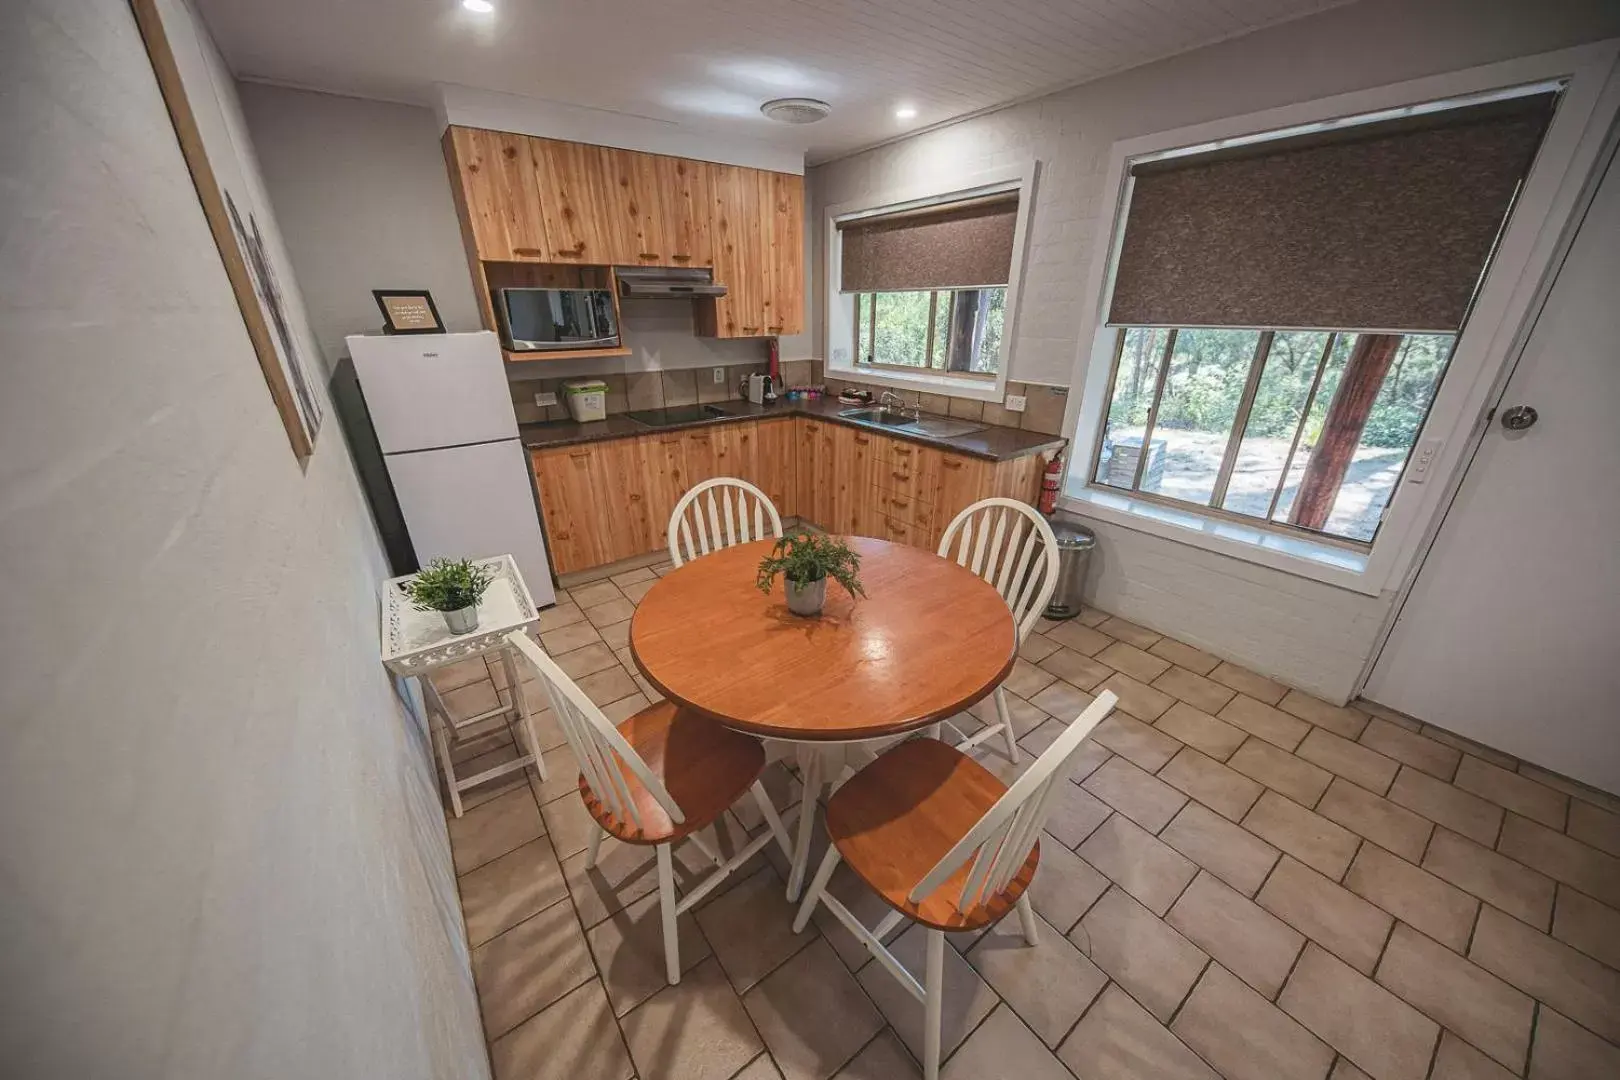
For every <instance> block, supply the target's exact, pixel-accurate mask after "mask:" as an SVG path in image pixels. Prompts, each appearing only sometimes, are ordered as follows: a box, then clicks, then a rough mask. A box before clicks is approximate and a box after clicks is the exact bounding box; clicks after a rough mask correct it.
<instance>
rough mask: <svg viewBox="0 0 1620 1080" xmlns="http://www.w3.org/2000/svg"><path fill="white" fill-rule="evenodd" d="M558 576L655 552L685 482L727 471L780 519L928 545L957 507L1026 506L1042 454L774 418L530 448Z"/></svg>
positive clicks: (935, 541) (661, 545) (1036, 487)
mask: <svg viewBox="0 0 1620 1080" xmlns="http://www.w3.org/2000/svg"><path fill="white" fill-rule="evenodd" d="M531 458H532V460H533V463H534V472H535V482H536V484H537V486H538V487H539V490H540V505H541V511H542V515H543V516H544V519H545V525H546V533H547V542H548V544H549V545H550V550H551V562H552V567H553V569H555V570H556V572H557V573H559V574H566V573H570V572H572V571H575V570H585V569H589V568H591V567H595V566H602V565H605V564H607V563H613V562H618V561H619V560H621V559H628V558H632V557H634V556H636V555H645V554H647V553H649V552H654V551H661V550H663V549H664V548H665V547H666V546H667V537H668V526H669V518H670V514H671V513H673V511H674V509H675V504H676V503H677V502H678V501H679V500H680V498H681V496H682V495H684V494H685V493H686V492H687V491H688V490H689V489H690V488H691V487H692V486H694V485H696V484H698V483H701V482H702V481H704V480H709V479H713V478H714V477H719V476H736V477H740V478H741V479H744V480H747V481H749V482H750V483H752V484H754V485H755V486H756V487H758V488H759V489H760V490H762V491H764V492H765V494H766V495H768V496H769V497H770V500H771V502H772V503H774V504H775V505H776V508H777V511H778V512H779V513H780V514H781V515H782V516H783V517H784V518H786V517H799V518H802V519H804V520H806V521H809V522H812V523H814V524H816V525H819V526H821V527H822V528H824V529H827V530H828V531H829V532H836V533H846V534H854V535H859V536H876V537H880V538H882V539H885V540H892V541H894V542H896V543H903V544H911V545H914V546H916V547H921V548H927V549H929V550H934V549H936V548H937V547H938V546H939V541H940V537H941V536H942V535H943V534H944V532H945V527H946V526H947V525H949V524H950V522H951V519H952V518H954V517H955V516H956V515H957V513H959V512H960V511H961V510H962V509H964V508H965V507H967V506H969V505H971V504H972V503H975V502H977V501H978V500H980V499H983V498H987V497H989V496H992V495H1000V496H1004V497H1006V498H1012V499H1018V500H1019V501H1021V502H1033V501H1034V500H1035V497H1036V495H1037V494H1038V493H1039V490H1040V477H1041V470H1042V469H1043V468H1044V461H1043V459H1042V458H1041V457H1040V456H1039V455H1029V456H1027V457H1022V458H1017V459H1014V460H1012V461H999V462H998V461H987V460H984V459H983V458H975V457H969V456H967V455H964V454H955V453H951V452H949V451H945V450H938V449H935V448H933V447H930V446H923V445H921V444H919V443H914V442H907V441H905V440H902V439H895V438H891V437H889V436H886V435H882V434H879V433H878V432H874V431H869V430H867V429H865V428H856V427H850V426H848V425H845V424H836V423H830V422H828V421H824V420H812V419H808V418H805V417H782V418H779V419H768V420H759V421H752V420H749V421H742V422H740V423H735V424H716V425H712V426H709V427H702V428H695V429H686V430H682V431H665V432H655V433H653V434H649V435H643V436H639V437H632V438H626V439H612V440H604V441H601V442H594V443H588V444H585V445H582V446H567V447H558V448H556V449H554V450H536V451H532V452H531Z"/></svg>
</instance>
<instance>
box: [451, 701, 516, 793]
mask: <svg viewBox="0 0 1620 1080" xmlns="http://www.w3.org/2000/svg"><path fill="white" fill-rule="evenodd" d="M460 734H461V738H460V740H459V741H457V742H453V743H451V744H450V760H451V761H452V762H453V763H454V764H455V767H456V773H457V775H459V776H462V777H463V778H465V777H466V776H467V775H469V771H468V770H467V769H465V768H463V766H465V765H466V764H467V763H468V762H470V761H473V760H474V759H476V758H480V757H483V756H484V755H485V754H488V753H492V752H495V751H499V750H504V749H506V748H507V747H509V746H511V745H512V725H511V722H510V720H509V719H508V718H507V717H505V716H492V717H490V718H489V719H488V720H485V721H483V722H481V723H478V724H473V725H472V726H470V727H467V728H464V729H462V731H461V733H460ZM513 754H516V751H515V750H514V751H513Z"/></svg>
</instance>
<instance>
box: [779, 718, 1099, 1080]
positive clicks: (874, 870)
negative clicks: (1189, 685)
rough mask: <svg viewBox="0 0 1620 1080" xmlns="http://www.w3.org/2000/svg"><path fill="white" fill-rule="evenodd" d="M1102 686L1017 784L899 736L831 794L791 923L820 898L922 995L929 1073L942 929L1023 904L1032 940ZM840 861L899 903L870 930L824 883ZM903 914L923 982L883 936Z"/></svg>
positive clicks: (806, 915) (797, 927) (951, 750)
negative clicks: (1044, 837) (919, 953)
mask: <svg viewBox="0 0 1620 1080" xmlns="http://www.w3.org/2000/svg"><path fill="white" fill-rule="evenodd" d="M1116 700H1117V698H1116V697H1115V696H1114V694H1113V693H1112V692H1104V693H1102V694H1100V695H1099V696H1098V697H1097V700H1095V701H1093V702H1092V703H1091V705H1090V706H1089V707H1087V709H1086V710H1085V711H1084V712H1082V713H1081V714H1080V715H1079V716H1078V717H1077V718H1076V719H1075V720H1074V721H1073V722H1072V723H1070V724H1069V727H1068V729H1067V730H1066V731H1064V732H1063V734H1061V735H1059V736H1058V737H1057V740H1056V741H1055V742H1053V743H1052V745H1051V746H1049V747H1047V748H1046V751H1045V752H1044V753H1042V754H1041V756H1040V757H1039V758H1037V759H1036V761H1035V762H1034V764H1032V765H1031V766H1030V767H1029V769H1028V771H1026V772H1025V773H1024V774H1023V775H1022V776H1020V777H1019V778H1018V779H1017V780H1016V781H1015V782H1014V783H1013V786H1012V787H1011V788H1008V787H1006V786H1005V785H1003V784H1002V783H1001V781H1000V780H998V779H996V777H995V775H994V774H993V773H991V772H990V771H989V770H987V769H985V768H984V766H982V765H980V764H979V763H978V762H976V761H974V760H973V759H972V758H970V757H968V756H967V755H966V754H964V753H962V752H961V751H960V750H957V749H956V748H955V747H953V746H950V745H948V744H946V743H942V742H939V741H937V740H934V739H912V740H910V741H908V742H903V743H900V744H898V745H896V746H893V747H891V748H890V749H888V750H886V751H884V753H883V754H882V755H881V756H880V757H878V759H877V760H876V761H874V762H872V764H870V765H868V766H867V767H866V768H864V769H862V770H861V771H860V772H858V773H856V774H855V775H854V776H853V777H851V778H850V779H849V780H848V781H847V782H846V783H845V784H844V786H843V787H841V788H839V789H838V791H837V792H835V793H834V794H833V797H832V798H831V799H829V800H828V802H827V816H826V821H827V834H828V836H829V837H831V839H832V845H831V846H830V847H828V849H827V854H826V856H825V857H824V858H823V859H822V860H821V866H820V867H819V868H818V869H817V870H816V876H815V878H814V879H813V880H812V881H811V883H810V889H809V891H808V892H807V893H806V894H805V897H804V902H803V904H802V905H801V906H800V907H799V912H798V915H797V916H795V918H794V920H793V929H794V931H795V932H796V933H797V932H802V931H803V930H804V927H805V924H806V923H807V922H809V920H810V916H811V914H812V913H813V912H814V911H815V907H816V905H817V904H824V905H826V907H827V910H829V911H830V912H832V914H833V915H834V916H836V917H837V918H838V921H839V922H841V923H843V924H844V925H845V926H847V927H848V928H849V930H850V932H851V933H853V934H854V935H855V936H856V937H857V938H859V939H860V941H861V943H862V944H863V945H865V946H866V948H867V950H868V951H869V952H871V954H872V955H873V956H874V957H876V958H877V960H878V961H879V962H880V963H882V965H883V966H884V967H885V968H887V969H888V970H889V973H890V974H891V975H893V976H894V977H895V978H896V979H898V980H900V985H901V986H903V987H904V988H905V989H906V991H907V992H908V993H910V994H911V996H912V997H914V998H916V999H917V1000H918V1001H920V1002H922V1004H923V1012H924V1028H923V1047H924V1049H923V1075H924V1077H925V1080H937V1077H938V1076H939V1038H940V1035H939V1020H940V1005H941V1001H940V995H941V992H942V989H943V981H944V964H945V954H944V947H945V932H946V931H969V930H977V929H979V928H981V927H985V926H989V925H991V924H992V923H995V922H997V921H999V920H1000V919H1001V918H1002V917H1004V916H1005V915H1006V914H1007V913H1008V912H1009V911H1011V910H1012V909H1013V908H1015V907H1016V908H1017V909H1018V918H1019V922H1020V923H1021V925H1022V929H1023V932H1024V940H1025V941H1027V942H1028V943H1029V944H1031V945H1033V944H1035V934H1036V930H1035V927H1036V923H1035V912H1034V909H1033V908H1032V907H1031V906H1030V901H1029V893H1028V891H1027V890H1028V889H1029V886H1030V883H1031V882H1032V881H1033V880H1034V878H1035V872H1036V868H1037V866H1038V864H1039V862H1040V846H1039V844H1038V842H1037V841H1038V838H1039V837H1040V835H1041V829H1042V827H1043V826H1044V825H1045V824H1046V818H1047V815H1048V814H1049V813H1050V812H1051V804H1052V798H1053V792H1054V791H1055V790H1057V785H1059V784H1066V783H1068V782H1069V781H1068V779H1067V777H1068V771H1067V770H1066V769H1065V768H1064V767H1063V766H1064V763H1065V762H1067V761H1068V760H1069V758H1070V756H1072V755H1073V754H1074V752H1075V751H1076V750H1078V749H1079V748H1080V743H1081V742H1082V741H1083V740H1084V739H1085V738H1086V736H1087V735H1089V734H1091V731H1092V729H1093V728H1095V727H1096V726H1097V725H1098V724H1099V723H1101V722H1102V720H1103V718H1104V717H1106V716H1107V715H1108V714H1109V713H1110V712H1111V711H1113V708H1114V703H1115V702H1116ZM840 862H848V863H849V866H850V869H851V870H853V871H854V872H855V873H856V875H857V876H859V877H860V878H861V880H862V881H864V882H865V883H866V884H867V885H868V886H869V887H871V889H872V890H873V891H874V892H876V893H877V894H878V895H879V896H881V897H882V898H883V900H884V902H885V903H887V904H888V905H889V906H890V907H891V908H893V909H894V910H893V911H890V912H889V913H888V914H887V915H886V916H884V917H883V919H882V921H881V922H879V923H878V925H877V926H876V927H874V928H872V929H867V928H866V927H865V926H864V925H862V923H861V922H860V921H859V920H858V919H856V918H855V916H854V914H853V913H852V912H851V911H850V910H849V909H848V908H847V907H845V906H844V905H843V904H842V903H840V902H839V901H838V900H837V899H836V898H834V897H832V896H830V895H828V893H827V881H828V879H830V878H831V877H832V875H833V871H834V870H836V869H838V864H839V863H840ZM902 919H910V920H911V921H913V922H917V923H921V924H922V925H924V926H926V927H927V928H928V946H927V951H926V967H925V971H924V975H923V981H922V982H920V983H919V982H918V981H917V977H916V976H915V975H913V974H912V973H911V972H910V971H908V970H906V968H905V966H904V965H903V964H901V963H900V961H899V960H897V959H896V958H895V956H894V954H893V953H891V952H889V950H888V949H887V948H886V947H885V946H884V945H883V940H882V939H883V937H884V936H885V935H886V934H888V933H889V932H890V931H891V930H893V929H894V928H895V927H896V926H897V925H898V924H899V923H900V921H901V920H902Z"/></svg>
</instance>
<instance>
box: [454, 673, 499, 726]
mask: <svg viewBox="0 0 1620 1080" xmlns="http://www.w3.org/2000/svg"><path fill="white" fill-rule="evenodd" d="M442 697H443V699H444V707H445V710H446V711H447V712H449V713H450V716H451V717H452V718H453V719H456V720H466V719H468V718H470V717H474V716H477V715H478V714H479V713H484V712H488V711H489V710H491V709H493V708H495V707H496V706H497V705H501V704H504V702H503V701H502V699H501V696H500V694H499V693H498V692H497V691H496V689H495V684H494V683H493V682H491V681H490V680H489V679H480V680H478V681H477V682H471V683H468V684H467V685H465V686H458V687H457V688H456V689H454V690H452V691H450V692H449V693H448V694H444V695H442Z"/></svg>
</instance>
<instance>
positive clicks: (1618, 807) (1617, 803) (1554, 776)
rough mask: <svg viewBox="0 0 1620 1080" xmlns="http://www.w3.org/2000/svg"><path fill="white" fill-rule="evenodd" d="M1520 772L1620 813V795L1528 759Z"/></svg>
mask: <svg viewBox="0 0 1620 1080" xmlns="http://www.w3.org/2000/svg"><path fill="white" fill-rule="evenodd" d="M1519 774H1520V775H1521V776H1528V777H1529V778H1530V779H1532V780H1535V781H1537V782H1539V783H1543V784H1546V785H1547V786H1548V787H1550V788H1553V789H1554V790H1556V791H1562V792H1563V793H1564V794H1565V795H1573V796H1575V797H1576V798H1577V799H1580V800H1581V801H1582V802H1588V803H1591V804H1592V805H1593V806H1596V807H1599V808H1600V809H1603V810H1607V811H1608V812H1609V813H1611V814H1620V795H1615V794H1612V793H1610V792H1607V791H1599V790H1598V789H1597V788H1595V787H1589V786H1588V785H1586V784H1583V783H1581V782H1580V781H1579V780H1571V779H1570V778H1569V777H1567V776H1562V775H1560V774H1558V773H1555V772H1552V771H1551V770H1549V769H1543V768H1542V767H1541V766H1539V765H1532V764H1530V763H1529V762H1528V761H1521V762H1519Z"/></svg>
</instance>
